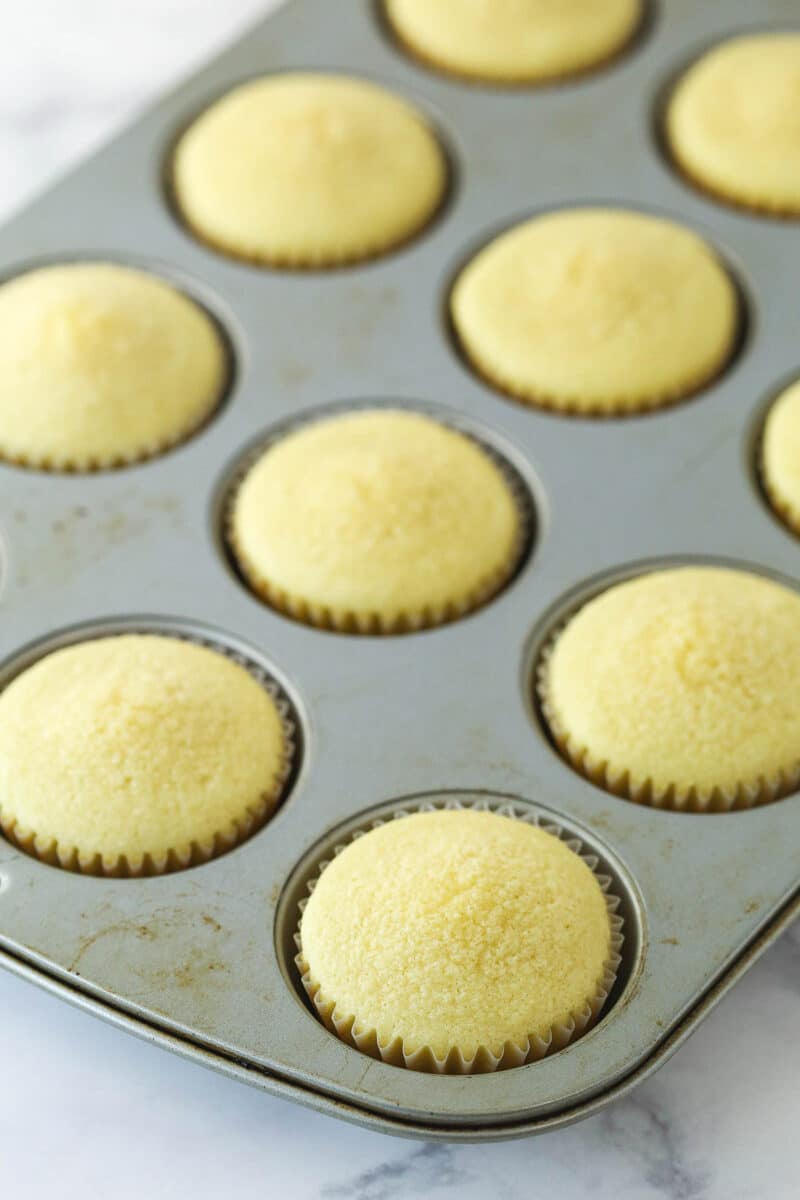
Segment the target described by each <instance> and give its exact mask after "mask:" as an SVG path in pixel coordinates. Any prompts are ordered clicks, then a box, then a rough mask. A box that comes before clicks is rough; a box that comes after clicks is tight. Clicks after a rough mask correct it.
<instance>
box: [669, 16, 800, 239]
mask: <svg viewBox="0 0 800 1200" xmlns="http://www.w3.org/2000/svg"><path fill="white" fill-rule="evenodd" d="M798 96H800V33H764V34H747V35H744V36H742V37H736V38H732V39H731V40H730V41H726V42H722V43H721V44H720V45H719V46H716V47H715V48H714V49H713V50H710V51H709V52H708V53H707V54H704V55H703V57H702V58H700V59H698V60H697V62H696V63H694V64H693V65H692V66H691V67H690V68H689V70H688V71H687V72H686V73H685V75H683V76H682V78H681V79H680V80H679V82H678V84H677V86H676V87H675V89H674V91H673V93H672V96H671V98H670V100H669V103H668V106H667V110H666V118H665V133H666V139H667V143H668V146H669V149H670V152H671V154H672V157H673V159H674V160H675V162H676V163H677V165H678V167H679V168H680V169H681V171H683V172H684V174H685V175H687V176H688V178H689V179H690V180H692V181H693V182H694V183H696V184H697V185H698V186H699V187H701V188H703V189H704V190H705V191H708V192H710V193H712V194H713V195H714V196H716V197H717V198H718V199H721V200H726V201H728V202H729V203H731V204H737V205H743V206H745V207H747V208H752V209H755V210H756V211H761V212H765V213H772V214H775V215H784V216H798V215H800V117H798V111H799V110H800V105H799V103H798Z"/></svg>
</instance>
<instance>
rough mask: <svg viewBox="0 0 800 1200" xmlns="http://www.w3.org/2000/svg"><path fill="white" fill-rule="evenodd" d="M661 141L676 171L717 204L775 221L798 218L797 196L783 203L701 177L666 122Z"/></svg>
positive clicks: (799, 206)
mask: <svg viewBox="0 0 800 1200" xmlns="http://www.w3.org/2000/svg"><path fill="white" fill-rule="evenodd" d="M663 142H664V147H665V150H666V154H667V157H668V158H669V161H670V163H671V164H672V166H673V167H674V169H675V170H676V171H677V173H678V174H679V175H681V176H682V177H683V179H684V180H685V181H686V182H687V183H688V184H690V185H691V187H693V188H694V189H695V190H696V191H698V192H701V193H702V194H703V195H704V196H707V197H708V198H709V200H713V201H715V202H716V203H717V204H725V205H728V207H730V208H735V209H738V210H739V211H740V212H750V213H756V214H758V215H759V216H762V217H773V218H775V219H776V220H782V221H796V220H798V218H800V196H798V198H797V200H796V201H794V202H793V203H792V204H786V203H784V202H781V201H777V200H775V199H774V198H772V197H771V196H769V195H766V194H763V193H759V194H758V195H757V196H756V195H754V194H753V193H750V194H749V195H747V196H745V195H743V194H742V193H740V192H729V191H726V190H725V189H724V188H722V187H718V186H716V185H715V184H713V183H710V182H709V180H707V179H705V178H703V176H702V175H700V174H698V173H697V171H696V170H695V169H694V167H690V166H689V164H688V163H687V162H686V161H685V160H684V159H683V158H682V157H681V153H680V150H679V149H678V147H677V146H676V145H675V143H674V142H673V141H672V139H671V137H670V135H669V132H668V130H667V128H666V123H665V126H664V130H663Z"/></svg>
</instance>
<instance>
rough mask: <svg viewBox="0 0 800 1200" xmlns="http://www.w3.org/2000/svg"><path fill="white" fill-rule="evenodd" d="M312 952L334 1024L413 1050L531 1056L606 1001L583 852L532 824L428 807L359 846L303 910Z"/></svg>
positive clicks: (306, 957)
mask: <svg viewBox="0 0 800 1200" xmlns="http://www.w3.org/2000/svg"><path fill="white" fill-rule="evenodd" d="M300 942H301V956H302V961H303V963H304V964H305V969H306V973H307V974H306V986H307V987H309V988H310V990H311V991H312V992H313V994H314V995H315V1003H317V1005H318V1006H324V1005H325V1004H326V1003H327V1004H329V1005H334V1006H335V1012H334V1024H336V1023H339V1024H340V1025H343V1027H344V1028H346V1029H347V1030H348V1031H349V1030H350V1018H354V1019H355V1024H354V1025H353V1028H352V1034H353V1035H355V1036H363V1035H364V1034H366V1033H368V1031H371V1030H374V1031H375V1033H376V1035H377V1044H378V1046H380V1047H382V1048H384V1050H386V1051H391V1048H392V1047H393V1046H394V1045H396V1043H397V1042H398V1039H399V1040H400V1042H401V1043H402V1048H403V1053H404V1055H405V1056H412V1055H414V1054H415V1053H417V1052H419V1051H420V1050H424V1049H426V1048H427V1049H429V1050H430V1051H431V1052H432V1053H433V1055H434V1056H435V1057H436V1058H437V1059H439V1060H442V1059H446V1058H447V1057H448V1055H449V1054H450V1053H451V1051H453V1050H458V1051H460V1053H461V1055H462V1056H463V1058H464V1059H466V1060H469V1059H471V1058H472V1057H473V1056H474V1055H476V1054H478V1053H479V1051H481V1049H482V1048H485V1049H488V1050H489V1051H490V1052H491V1054H493V1055H494V1056H495V1057H497V1058H500V1057H502V1055H503V1054H504V1048H505V1046H506V1044H507V1043H512V1044H514V1045H516V1046H518V1047H521V1048H522V1049H523V1050H525V1049H526V1048H527V1047H528V1043H529V1041H530V1040H531V1039H532V1038H541V1039H544V1040H547V1039H548V1038H549V1037H550V1034H551V1031H552V1029H553V1027H554V1026H556V1025H559V1024H562V1023H564V1024H566V1023H568V1022H569V1021H570V1019H571V1016H572V1014H573V1013H576V1012H579V1011H581V1010H584V1009H585V1008H586V1005H587V1002H589V1001H590V1000H591V999H593V998H594V997H596V995H597V992H598V988H599V987H600V985H601V982H602V980H603V977H604V972H605V969H606V965H607V963H608V962H609V959H610V956H611V929H610V922H609V915H608V907H607V905H606V901H605V897H604V895H603V892H602V890H601V888H600V885H599V884H598V882H597V879H596V878H595V876H594V875H593V874H592V872H591V871H590V869H589V867H588V866H587V865H586V864H585V863H584V862H583V860H582V859H581V858H580V857H579V856H578V855H577V854H576V853H575V852H574V851H572V850H570V849H569V848H568V847H567V846H566V845H565V844H564V843H563V842H561V841H559V840H558V838H556V837H555V836H553V835H552V834H549V833H545V832H544V831H543V830H542V829H539V828H537V827H535V826H533V825H530V824H528V823H527V822H525V821H521V820H516V819H514V818H512V817H507V816H500V815H498V814H496V813H490V812H479V811H476V810H468V809H465V810H444V811H438V812H425V813H415V814H413V815H411V816H405V817H402V818H398V819H395V820H390V821H388V822H387V823H386V824H384V825H381V826H379V827H377V828H375V829H373V830H371V831H370V832H369V833H367V834H365V835H364V836H363V837H360V838H357V839H356V840H355V841H353V842H351V843H350V844H349V845H348V846H347V847H346V848H345V849H344V850H343V851H342V852H341V853H340V854H339V855H338V856H337V857H336V858H334V859H333V861H332V862H331V863H330V865H329V866H327V867H326V868H325V870H324V871H323V872H322V874H321V875H320V877H319V879H318V881H317V883H316V886H315V888H314V890H313V892H312V893H311V896H310V898H309V900H308V904H307V906H306V908H305V910H304V912H303V916H302V922H301V927H300Z"/></svg>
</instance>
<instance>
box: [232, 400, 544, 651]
mask: <svg viewBox="0 0 800 1200" xmlns="http://www.w3.org/2000/svg"><path fill="white" fill-rule="evenodd" d="M229 536H230V541H231V545H232V548H233V552H234V555H235V557H236V560H237V562H238V564H239V566H240V568H241V570H242V572H243V574H244V576H245V578H246V579H247V581H248V582H249V583H250V584H251V586H252V587H253V588H254V589H255V590H256V591H257V592H258V593H259V595H261V596H263V597H264V598H265V599H266V600H267V601H268V602H269V603H271V604H274V605H275V606H276V607H278V608H280V609H282V610H284V611H286V612H288V613H290V614H291V615H294V616H297V617H299V618H300V619H302V620H307V621H310V622H311V623H312V624H317V625H328V626H331V627H333V628H338V629H354V630H360V631H362V632H381V631H383V632H390V631H393V630H402V629H410V628H419V627H421V626H424V625H431V624H438V623H439V622H441V621H443V620H447V619H449V618H451V617H453V616H458V615H460V614H461V613H463V612H466V611H468V610H469V609H470V608H474V607H475V606H476V605H477V604H479V603H481V602H482V601H483V600H485V599H487V598H488V597H489V596H490V595H492V594H493V593H494V592H495V591H497V589H498V588H499V587H501V586H502V584H503V583H504V582H505V581H506V580H507V579H508V578H509V576H510V575H511V573H512V572H513V570H514V568H515V566H516V564H517V562H518V559H519V555H520V552H521V550H522V546H523V543H524V538H523V530H522V519H521V514H520V510H519V506H518V503H517V501H516V499H515V496H514V493H513V492H512V489H511V486H510V484H509V482H508V481H507V479H506V478H505V477H504V474H503V472H502V470H501V469H500V467H498V466H497V464H496V463H495V462H494V461H493V460H492V458H490V457H489V455H488V453H486V451H484V450H483V449H482V448H481V447H480V446H478V445H477V444H476V443H475V442H473V441H472V440H471V439H470V438H468V437H467V436H466V435H464V434H462V433H458V432H457V431H456V430H454V429H450V428H447V427H445V426H443V425H442V424H440V423H439V422H438V421H436V420H434V419H432V418H431V417H428V416H423V415H422V414H420V413H414V412H405V411H400V410H393V409H371V410H362V411H356V412H352V413H347V414H343V415H339V416H335V417H329V418H326V419H323V420H319V421H315V422H313V423H311V424H307V425H304V426H302V427H300V428H299V429H297V430H296V431H295V432H293V433H290V434H288V435H287V436H286V437H284V438H281V439H279V440H278V441H276V442H274V443H273V444H272V445H270V446H269V447H268V448H267V450H266V451H265V452H264V454H263V455H262V457H261V458H260V459H258V461H257V462H256V463H255V464H254V466H252V467H251V469H250V471H249V472H248V473H247V475H246V476H245V479H244V481H243V483H242V484H241V486H240V487H239V489H238V491H237V493H236V495H235V498H234V502H233V509H232V514H231V520H230V530H229Z"/></svg>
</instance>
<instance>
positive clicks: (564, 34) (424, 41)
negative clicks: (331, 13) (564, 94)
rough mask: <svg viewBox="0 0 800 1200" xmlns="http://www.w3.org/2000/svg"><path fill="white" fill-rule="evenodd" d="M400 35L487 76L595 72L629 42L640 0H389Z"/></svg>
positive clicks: (417, 50)
mask: <svg viewBox="0 0 800 1200" xmlns="http://www.w3.org/2000/svg"><path fill="white" fill-rule="evenodd" d="M384 11H385V13H386V17H387V20H388V22H389V25H390V28H391V29H392V31H393V32H394V34H395V36H396V37H397V39H398V41H399V42H400V43H401V44H402V45H404V46H405V47H406V48H407V49H408V50H409V52H410V53H411V54H413V55H415V56H416V57H417V58H420V59H422V60H423V61H424V62H426V63H429V64H430V65H432V66H434V67H438V68H439V69H440V70H443V71H446V72H449V73H451V74H454V75H460V76H464V77H465V78H467V79H475V80H480V81H483V82H485V83H499V84H504V83H505V84H509V83H541V82H543V81H545V80H553V79H561V78H563V77H565V76H569V75H576V74H579V73H581V72H583V71H589V70H592V69H593V68H595V67H597V66H599V65H601V64H602V63H604V62H606V61H608V59H610V58H612V57H613V56H614V55H616V54H618V53H619V51H620V50H621V49H622V48H623V47H624V46H625V45H626V44H627V43H628V42H629V41H630V39H631V37H632V36H633V34H634V33H635V31H636V29H637V28H638V26H639V24H640V22H641V18H642V7H641V0H561V2H560V3H558V4H553V3H552V0H524V2H523V3H520V0H384Z"/></svg>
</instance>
